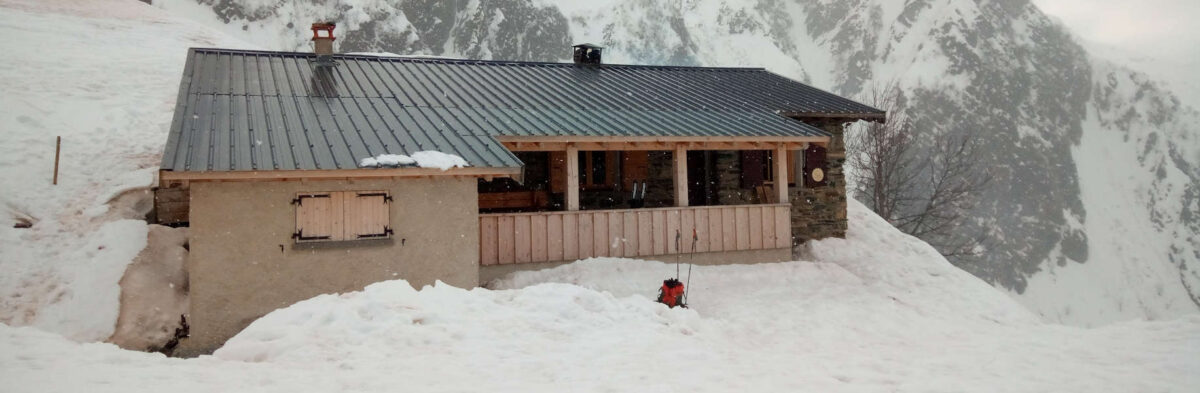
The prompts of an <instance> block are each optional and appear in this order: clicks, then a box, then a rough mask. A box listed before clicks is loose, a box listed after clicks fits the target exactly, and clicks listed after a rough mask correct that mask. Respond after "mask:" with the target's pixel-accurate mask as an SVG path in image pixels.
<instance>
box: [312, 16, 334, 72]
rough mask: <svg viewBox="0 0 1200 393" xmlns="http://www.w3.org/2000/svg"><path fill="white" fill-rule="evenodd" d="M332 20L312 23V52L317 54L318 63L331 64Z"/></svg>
mask: <svg viewBox="0 0 1200 393" xmlns="http://www.w3.org/2000/svg"><path fill="white" fill-rule="evenodd" d="M335 27H337V24H335V23H333V22H317V23H313V24H312V32H313V37H312V41H313V53H316V54H317V64H318V65H333V40H335V39H336V38H334V36H333V28H335Z"/></svg>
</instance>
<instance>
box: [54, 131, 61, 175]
mask: <svg viewBox="0 0 1200 393" xmlns="http://www.w3.org/2000/svg"><path fill="white" fill-rule="evenodd" d="M56 139H57V140H56V141H55V142H54V181H53V182H52V184H54V185H56V186H57V185H58V154H59V153H60V152H62V136H61V135H60V136H58V137H57V138H56Z"/></svg>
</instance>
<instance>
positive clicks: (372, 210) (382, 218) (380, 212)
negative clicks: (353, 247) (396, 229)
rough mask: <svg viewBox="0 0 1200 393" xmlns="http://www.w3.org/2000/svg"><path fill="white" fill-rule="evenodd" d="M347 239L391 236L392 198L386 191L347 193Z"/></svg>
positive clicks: (345, 213) (345, 203)
mask: <svg viewBox="0 0 1200 393" xmlns="http://www.w3.org/2000/svg"><path fill="white" fill-rule="evenodd" d="M345 194H346V195H345V202H344V207H343V209H344V210H343V211H344V217H345V239H346V240H357V239H378V238H386V237H388V236H391V234H392V227H391V201H392V198H391V196H389V195H388V193H387V192H385V191H347V192H346V193H345Z"/></svg>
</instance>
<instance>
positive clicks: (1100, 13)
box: [1033, 0, 1200, 106]
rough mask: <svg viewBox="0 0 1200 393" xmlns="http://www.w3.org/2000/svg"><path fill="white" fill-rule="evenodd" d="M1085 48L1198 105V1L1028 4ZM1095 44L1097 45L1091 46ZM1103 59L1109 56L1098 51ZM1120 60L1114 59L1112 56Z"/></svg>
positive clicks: (1048, 0)
mask: <svg viewBox="0 0 1200 393" xmlns="http://www.w3.org/2000/svg"><path fill="white" fill-rule="evenodd" d="M1033 3H1034V4H1037V6H1038V8H1041V9H1042V11H1043V12H1045V13H1046V14H1047V15H1050V16H1052V17H1055V18H1058V19H1059V20H1060V21H1062V23H1063V24H1065V25H1067V27H1068V28H1070V29H1071V31H1073V32H1074V33H1075V34H1076V35H1077V36H1079V38H1081V39H1084V40H1086V41H1090V42H1091V43H1092V44H1093V45H1088V44H1086V43H1085V46H1087V47H1089V49H1096V48H1098V47H1100V48H1102V47H1112V48H1115V50H1116V51H1124V52H1125V53H1126V55H1127V56H1128V57H1127V58H1126V59H1114V60H1127V61H1125V63H1132V64H1130V65H1132V66H1134V68H1137V69H1139V70H1141V71H1144V72H1146V73H1148V74H1150V75H1151V76H1152V77H1156V78H1157V79H1162V80H1165V81H1168V82H1169V83H1171V84H1173V85H1176V86H1175V87H1176V89H1175V90H1177V93H1179V94H1180V95H1182V96H1184V97H1183V98H1185V101H1193V102H1192V104H1193V105H1197V106H1200V70H1198V69H1197V68H1200V20H1197V18H1200V0H1033ZM1095 44H1098V45H1095ZM1098 54H1099V55H1101V56H1103V57H1108V58H1111V57H1114V56H1112V55H1113V53H1103V52H1099V53H1098ZM1115 57H1120V56H1115Z"/></svg>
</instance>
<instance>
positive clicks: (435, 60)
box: [188, 47, 769, 72]
mask: <svg viewBox="0 0 1200 393" xmlns="http://www.w3.org/2000/svg"><path fill="white" fill-rule="evenodd" d="M188 53H214V54H243V55H273V56H293V57H313V58H315V57H316V56H317V55H316V54H315V53H312V52H286V51H268V50H252V49H228V48H204V47H191V48H188ZM333 58H334V59H339V58H347V59H378V60H381V61H395V62H405V63H457V64H484V65H521V66H559V67H579V66H580V65H578V64H575V63H558V62H549V61H527V60H478V59H449V58H433V57H408V56H405V55H397V56H372V55H361V54H346V53H334V54H333ZM597 66H598V68H601V69H603V68H660V69H664V68H665V69H680V70H696V71H742V72H769V71H767V69H766V68H763V67H697V66H680V65H653V64H615V63H604V64H598V65H589V67H591V68H597Z"/></svg>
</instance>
